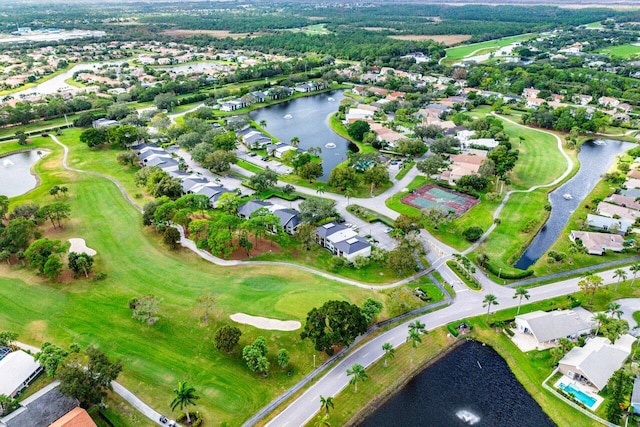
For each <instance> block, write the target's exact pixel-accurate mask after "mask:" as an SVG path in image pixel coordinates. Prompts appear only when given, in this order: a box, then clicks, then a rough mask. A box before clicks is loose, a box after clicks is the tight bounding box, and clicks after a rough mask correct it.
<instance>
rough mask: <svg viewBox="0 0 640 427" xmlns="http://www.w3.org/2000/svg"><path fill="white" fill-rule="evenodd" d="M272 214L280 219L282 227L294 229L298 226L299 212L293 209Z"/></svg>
mask: <svg viewBox="0 0 640 427" xmlns="http://www.w3.org/2000/svg"><path fill="white" fill-rule="evenodd" d="M273 214H274V215H275V216H277V217H278V218H280V225H281V226H282V227H290V228H295V227H297V226H298V224H300V212H298V211H297V210H295V209H277V210H275V211H273Z"/></svg>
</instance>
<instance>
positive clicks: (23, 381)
mask: <svg viewBox="0 0 640 427" xmlns="http://www.w3.org/2000/svg"><path fill="white" fill-rule="evenodd" d="M41 371H42V367H41V366H40V364H39V363H38V362H36V361H35V359H34V358H33V356H32V355H30V354H27V353H25V352H24V351H21V350H19V351H14V352H12V353H9V354H7V355H6V356H5V357H4V358H3V359H2V360H0V395H2V394H4V395H7V396H9V397H16V396H17V395H18V394H19V393H20V392H21V391H22V390H23V389H24V388H25V387H27V386H28V385H29V383H30V382H31V381H33V380H34V379H35V377H37V376H38V374H39V373H40V372H41Z"/></svg>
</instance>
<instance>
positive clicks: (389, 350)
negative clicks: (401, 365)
mask: <svg viewBox="0 0 640 427" xmlns="http://www.w3.org/2000/svg"><path fill="white" fill-rule="evenodd" d="M382 350H383V351H384V356H383V358H384V367H385V368H386V367H387V362H388V361H389V359H393V358H394V357H396V349H395V348H393V346H392V345H391V344H390V343H388V342H386V343H384V344H382Z"/></svg>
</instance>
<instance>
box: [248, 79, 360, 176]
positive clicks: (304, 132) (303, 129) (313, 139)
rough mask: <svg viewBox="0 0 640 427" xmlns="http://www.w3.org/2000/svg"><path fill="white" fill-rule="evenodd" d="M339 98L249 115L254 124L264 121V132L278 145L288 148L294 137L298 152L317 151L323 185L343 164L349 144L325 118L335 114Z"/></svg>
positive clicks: (316, 98) (327, 96)
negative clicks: (277, 142) (319, 158)
mask: <svg viewBox="0 0 640 427" xmlns="http://www.w3.org/2000/svg"><path fill="white" fill-rule="evenodd" d="M343 98H344V94H343V92H342V91H332V92H325V93H320V94H317V95H313V96H308V97H304V98H296V99H293V100H291V101H287V102H283V103H280V104H275V105H272V106H269V107H265V108H260V109H258V110H255V111H253V112H251V113H250V114H249V115H250V116H251V118H252V119H253V120H255V121H256V122H258V123H260V121H261V120H266V122H267V128H266V131H267V132H269V133H270V134H272V135H273V136H275V137H276V138H278V139H279V140H280V141H282V142H285V143H287V144H289V143H290V141H291V138H293V137H294V136H297V137H298V138H300V144H299V145H298V147H299V148H300V149H301V150H307V149H309V148H310V147H320V149H321V150H322V152H321V153H320V157H322V168H323V172H324V174H323V176H322V177H321V178H320V179H321V180H323V181H326V180H327V179H328V178H329V174H330V173H331V171H332V170H333V168H335V167H336V166H337V165H338V164H340V163H342V162H344V161H345V160H347V151H348V150H349V141H347V140H346V139H344V138H341V137H340V136H338V135H337V134H336V133H335V132H333V130H331V127H330V126H329V116H331V114H333V113H335V112H336V111H338V107H339V106H340V101H341V100H342V99H343Z"/></svg>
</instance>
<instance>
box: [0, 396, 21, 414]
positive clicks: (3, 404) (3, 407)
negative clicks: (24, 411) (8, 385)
mask: <svg viewBox="0 0 640 427" xmlns="http://www.w3.org/2000/svg"><path fill="white" fill-rule="evenodd" d="M19 407H20V403H18V401H17V400H15V399H14V398H12V397H9V396H7V395H6V394H0V417H4V416H5V415H9V414H10V413H11V412H13V411H15V410H16V409H18V408H19Z"/></svg>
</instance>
